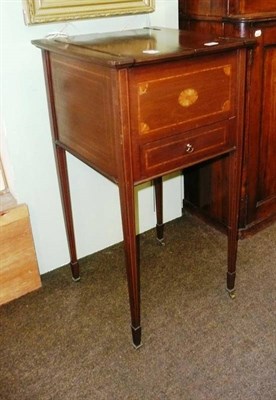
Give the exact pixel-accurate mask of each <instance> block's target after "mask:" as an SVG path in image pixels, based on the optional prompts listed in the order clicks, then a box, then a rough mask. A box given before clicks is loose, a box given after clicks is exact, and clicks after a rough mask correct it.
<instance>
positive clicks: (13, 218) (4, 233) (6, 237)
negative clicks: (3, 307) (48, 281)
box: [0, 204, 41, 304]
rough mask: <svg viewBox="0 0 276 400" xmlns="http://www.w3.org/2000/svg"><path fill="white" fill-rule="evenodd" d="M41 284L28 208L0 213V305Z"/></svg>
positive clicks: (22, 206) (20, 207)
mask: <svg viewBox="0 0 276 400" xmlns="http://www.w3.org/2000/svg"><path fill="white" fill-rule="evenodd" d="M40 287H41V280H40V275H39V270H38V265H37V259H36V254H35V249H34V243H33V237H32V232H31V225H30V218H29V212H28V208H27V206H26V205H25V204H22V205H19V206H17V207H15V208H12V209H9V210H6V211H4V212H1V215H0V304H4V303H7V302H9V301H11V300H13V299H16V298H18V297H20V296H23V295H24V294H27V293H29V292H31V291H33V290H36V289H38V288H40Z"/></svg>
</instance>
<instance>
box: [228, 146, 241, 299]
mask: <svg viewBox="0 0 276 400" xmlns="http://www.w3.org/2000/svg"><path fill="white" fill-rule="evenodd" d="M238 165H239V163H238V154H237V152H235V153H234V154H231V155H230V156H229V227H228V268H227V291H228V293H229V296H230V297H231V298H235V277H236V261H237V250H238V217H239V198H240V195H239V194H240V185H239V180H240V168H238Z"/></svg>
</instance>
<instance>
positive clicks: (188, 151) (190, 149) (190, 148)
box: [186, 143, 194, 153]
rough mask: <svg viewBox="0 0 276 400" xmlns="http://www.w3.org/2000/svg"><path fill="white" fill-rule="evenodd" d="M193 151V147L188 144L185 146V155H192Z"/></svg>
mask: <svg viewBox="0 0 276 400" xmlns="http://www.w3.org/2000/svg"><path fill="white" fill-rule="evenodd" d="M193 151H194V147H193V145H191V144H190V143H188V144H187V145H186V153H192V152H193Z"/></svg>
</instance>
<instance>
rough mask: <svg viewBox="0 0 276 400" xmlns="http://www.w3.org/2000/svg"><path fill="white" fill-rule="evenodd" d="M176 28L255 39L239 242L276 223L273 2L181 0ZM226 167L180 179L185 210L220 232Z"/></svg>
mask: <svg viewBox="0 0 276 400" xmlns="http://www.w3.org/2000/svg"><path fill="white" fill-rule="evenodd" d="M179 26H180V28H181V29H188V30H194V31H200V32H206V33H208V32H212V33H215V34H216V35H217V36H218V37H219V36H226V37H250V38H255V39H256V40H257V46H256V47H255V49H254V50H253V51H251V53H249V55H248V82H247V96H246V122H245V136H244V151H243V173H242V186H241V202H240V218H239V232H240V236H241V237H242V236H245V235H246V234H249V233H253V232H255V231H257V230H259V229H261V228H262V227H264V226H266V225H267V224H268V223H271V222H272V221H275V219H276V0H266V1H263V0H240V1H239V0H203V1H194V0H179ZM226 163H227V160H226V159H224V158H221V159H218V160H216V161H215V162H209V163H205V164H204V165H200V166H196V167H193V168H190V169H189V170H188V171H185V179H184V181H185V183H184V185H185V198H184V206H185V207H188V208H189V209H190V210H192V212H194V213H197V214H199V215H200V216H202V217H203V218H205V219H206V220H208V221H210V222H211V221H212V223H214V224H215V225H217V226H218V227H219V228H221V229H222V230H226V229H227V227H228V221H227V192H228V177H227V173H226V171H227V168H226ZM221 182H223V185H221ZM221 188H223V189H221Z"/></svg>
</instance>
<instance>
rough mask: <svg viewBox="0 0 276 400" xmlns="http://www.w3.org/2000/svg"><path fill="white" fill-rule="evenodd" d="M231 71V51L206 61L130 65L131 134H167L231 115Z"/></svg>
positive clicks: (233, 66)
mask: <svg viewBox="0 0 276 400" xmlns="http://www.w3.org/2000/svg"><path fill="white" fill-rule="evenodd" d="M203 58H204V57H203ZM235 75H236V60H235V58H234V55H233V54H232V53H231V52H230V53H228V54H226V55H224V56H221V55H215V56H214V57H213V58H211V59H209V60H207V59H206V60H204V62H203V61H202V57H201V58H200V59H197V58H195V59H192V60H186V61H185V63H183V62H182V63H181V62H174V63H167V64H162V65H160V66H158V67H156V66H154V67H153V68H149V67H147V68H146V69H145V68H143V67H141V68H136V69H135V68H133V69H132V70H131V80H130V82H131V83H130V93H131V113H132V118H131V121H132V132H133V133H134V135H136V136H138V137H139V138H145V137H148V136H157V135H159V136H165V135H167V134H168V133H170V134H171V133H172V132H175V133H177V132H180V131H182V132H183V131H185V130H189V129H192V128H194V127H195V126H196V127H200V126H204V125H206V124H211V123H214V122H217V121H221V120H225V119H227V118H229V117H230V116H233V115H234V114H235V96H234V93H235V92H236V80H235V79H233V77H234V76H235ZM218 88H219V90H218Z"/></svg>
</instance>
